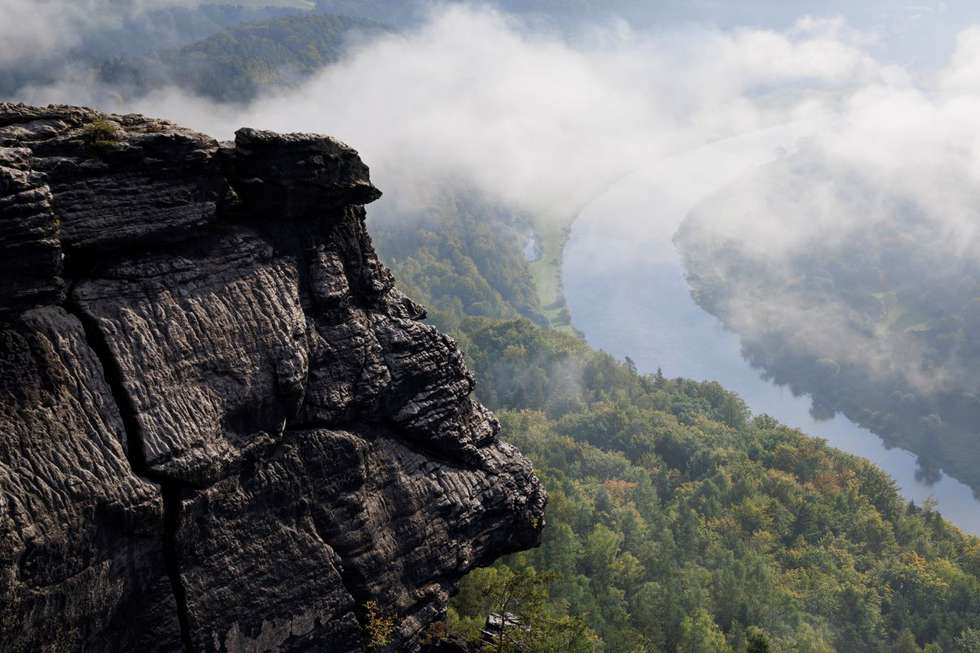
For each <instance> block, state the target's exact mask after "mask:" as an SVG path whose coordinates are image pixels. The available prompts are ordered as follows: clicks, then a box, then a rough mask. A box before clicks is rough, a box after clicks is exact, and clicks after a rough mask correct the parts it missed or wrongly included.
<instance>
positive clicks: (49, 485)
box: [0, 103, 545, 653]
mask: <svg viewBox="0 0 980 653" xmlns="http://www.w3.org/2000/svg"><path fill="white" fill-rule="evenodd" d="M379 196H380V191H378V190H377V189H376V188H375V187H374V186H373V184H372V183H371V181H370V178H369V175H368V169H367V166H365V165H364V164H363V163H362V162H361V160H360V159H359V157H358V156H357V153H356V152H354V151H353V150H352V149H350V148H348V147H347V146H345V145H343V144H342V143H339V142H338V141H335V140H333V139H330V138H328V137H322V136H317V135H309V134H287V135H280V134H274V133H271V132H261V131H256V130H250V129H243V130H240V131H239V132H238V134H237V138H236V142H235V143H233V144H232V143H226V144H219V143H217V142H216V141H214V140H213V139H210V138H208V137H207V136H203V135H201V134H197V133H195V132H192V131H189V130H186V129H182V128H180V127H177V126H175V125H173V124H171V123H168V122H166V121H160V120H153V119H148V118H144V117H143V116H135V115H129V116H115V115H107V114H101V113H97V112H94V111H91V110H88V109H82V108H77V107H60V106H57V107H54V106H53V107H46V108H35V107H28V106H24V105H11V104H2V103H0V252H2V253H4V254H5V257H0V260H3V261H8V260H12V261H15V263H14V264H13V269H15V270H16V271H17V273H16V274H13V275H6V276H4V278H3V279H2V280H0V372H2V376H0V640H2V641H4V642H5V643H8V642H9V643H10V646H9V648H10V649H11V650H13V651H74V650H87V651H127V650H137V649H143V650H147V651H174V650H185V651H306V650H319V649H323V648H327V649H328V650H332V651H338V652H340V653H343V652H347V651H351V652H353V651H361V650H363V648H364V642H363V641H362V640H363V638H362V634H361V627H360V625H359V623H358V619H357V615H358V614H359V613H361V612H362V611H363V606H364V603H365V602H366V601H374V602H376V603H377V605H378V607H379V609H381V610H382V612H383V613H384V614H386V615H387V616H391V617H393V618H394V619H395V622H396V628H395V632H394V633H393V634H392V641H391V643H390V645H389V646H388V647H387V648H388V650H391V651H395V650H414V649H416V648H417V646H418V644H417V640H418V637H419V634H420V633H421V632H422V631H423V630H424V628H425V627H426V626H427V625H428V624H429V623H431V622H432V621H433V620H434V619H436V618H438V617H439V616H440V615H441V614H442V612H443V611H444V610H445V605H446V601H447V599H448V596H449V594H450V593H451V592H452V591H453V588H454V586H455V583H456V582H457V581H458V580H459V578H461V576H462V575H463V574H465V573H466V572H467V571H468V570H469V569H471V568H473V567H474V566H477V565H481V564H488V563H489V562H492V560H493V559H495V558H496V557H499V556H500V555H503V554H505V553H509V552H512V551H517V550H520V549H523V548H527V547H530V546H534V545H536V544H537V542H538V540H539V537H540V529H541V524H542V515H543V509H544V502H545V496H544V493H543V491H542V489H541V487H540V484H539V483H538V480H537V479H536V478H535V477H534V474H533V471H532V470H531V467H530V465H529V464H528V462H527V461H526V460H525V459H524V458H523V457H521V455H520V454H519V452H517V451H516V450H515V449H513V448H512V447H510V446H508V445H506V444H504V443H502V442H500V441H499V440H498V438H497V433H498V430H499V425H498V424H497V422H496V420H495V419H494V418H493V416H492V415H491V414H490V413H489V412H488V411H487V410H486V409H485V408H483V407H482V406H480V405H479V404H478V403H476V402H475V401H473V400H472V398H471V397H470V393H471V392H472V390H473V380H472V377H471V376H470V374H469V373H468V371H467V370H466V368H465V365H464V363H463V358H462V355H461V354H460V352H459V351H458V349H457V348H456V345H455V343H454V342H453V341H452V340H451V339H450V338H448V337H446V336H444V335H442V334H440V333H438V332H437V331H436V330H435V329H433V328H432V327H431V326H429V325H426V324H425V323H423V322H421V321H420V320H421V319H422V318H423V317H424V310H423V309H422V307H420V306H419V305H417V304H415V303H414V302H412V301H411V300H410V299H408V298H407V297H405V296H404V295H403V294H401V293H400V292H399V291H398V290H397V289H396V288H395V284H394V279H393V278H392V276H391V274H390V272H389V271H388V270H387V269H386V268H385V267H384V266H383V265H382V264H381V262H380V261H379V260H378V257H377V256H376V254H375V252H374V250H373V247H372V246H371V241H370V238H369V236H368V234H367V230H366V227H365V211H364V208H363V205H364V204H366V203H369V202H371V201H373V200H375V199H377V198H378V197H379Z"/></svg>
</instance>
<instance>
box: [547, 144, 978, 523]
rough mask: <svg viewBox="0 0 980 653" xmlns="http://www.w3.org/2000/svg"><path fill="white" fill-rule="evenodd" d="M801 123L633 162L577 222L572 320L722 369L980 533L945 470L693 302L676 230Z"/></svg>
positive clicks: (608, 345) (603, 336) (596, 338)
mask: <svg viewBox="0 0 980 653" xmlns="http://www.w3.org/2000/svg"><path fill="white" fill-rule="evenodd" d="M804 135H805V128H802V127H798V126H787V127H780V128H775V129H769V130H764V131H760V132H755V133H752V134H748V135H744V136H739V137H737V138H732V139H727V140H724V141H720V142H717V143H714V144H711V145H707V146H705V147H702V148H700V149H697V150H694V151H692V152H688V153H685V154H683V155H679V156H675V157H671V158H669V159H665V160H663V161H661V162H659V163H658V164H656V165H654V166H651V167H650V168H649V169H646V170H642V171H640V172H637V173H634V174H632V175H630V176H628V177H626V178H625V179H623V180H621V181H620V182H618V183H617V184H616V185H614V186H613V187H612V188H610V189H609V190H608V191H606V192H605V193H604V194H602V195H601V196H600V197H598V198H596V199H595V200H593V201H592V202H591V203H590V204H589V205H588V206H587V207H586V208H585V209H584V210H583V212H582V213H581V214H580V216H579V217H578V219H577V220H576V222H575V224H574V225H573V227H572V232H571V236H570V238H569V241H568V244H567V246H566V249H565V254H564V260H563V266H562V281H563V284H564V292H565V297H566V300H567V302H568V307H569V310H570V311H571V316H572V323H573V324H574V326H575V327H576V328H577V329H579V330H580V331H581V332H582V333H584V334H585V337H586V339H587V340H588V342H589V344H591V345H592V346H593V347H596V348H599V349H603V350H605V351H606V352H608V353H610V354H612V355H614V356H617V357H619V358H623V357H625V356H629V357H630V358H632V359H633V361H634V362H635V363H636V365H637V367H638V369H639V370H640V371H642V372H647V373H652V372H654V371H655V370H656V369H657V368H658V367H659V368H661V369H662V370H663V373H664V374H665V375H667V376H669V377H687V378H693V379H704V380H715V381H718V382H720V383H721V384H722V385H723V386H725V387H726V388H728V389H729V390H733V391H735V392H737V393H738V394H739V395H740V396H741V397H742V398H743V399H744V400H745V401H746V403H748V405H749V407H750V408H751V409H752V411H753V413H756V414H758V413H768V414H769V415H771V416H773V417H775V418H776V419H778V420H780V421H781V422H783V423H784V424H787V425H789V426H793V427H796V428H799V429H801V430H802V431H804V432H806V433H808V434H811V435H815V436H818V437H821V438H824V439H825V440H827V441H828V443H829V444H830V445H832V446H834V447H836V448H838V449H841V450H844V451H847V452H849V453H852V454H855V455H858V456H862V457H864V458H867V459H868V460H871V461H872V462H874V463H875V464H876V465H878V466H879V467H880V468H881V469H883V470H885V471H886V472H887V473H888V474H890V475H891V476H892V477H893V478H894V479H895V481H896V483H897V484H898V487H899V489H900V490H901V492H902V494H903V495H904V496H905V497H906V498H907V499H910V500H913V501H915V502H916V503H917V504H919V505H922V503H923V502H924V501H925V500H926V499H928V498H929V497H933V498H934V499H935V500H936V501H937V503H938V510H939V511H940V512H941V513H942V514H943V516H945V517H946V518H947V519H949V520H951V521H952V522H954V523H955V524H957V525H958V526H959V527H960V528H962V529H963V530H965V531H969V532H972V533H974V534H978V535H980V502H978V501H977V500H976V498H975V497H974V495H973V492H972V491H971V490H970V488H969V487H967V486H966V485H965V484H963V483H960V482H958V481H956V480H955V479H953V478H951V477H949V476H945V475H944V476H943V477H942V479H941V480H939V481H938V482H937V483H934V484H932V485H928V484H925V483H923V482H921V481H919V480H918V479H916V475H915V468H916V466H915V456H914V455H912V454H911V453H909V452H907V451H903V450H901V449H896V448H892V449H888V448H886V447H885V446H884V444H883V443H882V441H881V439H880V438H879V437H878V436H877V435H875V434H874V433H872V432H870V431H868V430H867V429H864V428H862V427H860V426H858V425H857V424H855V423H853V422H851V421H850V420H848V419H847V418H846V417H844V416H843V415H838V416H836V417H835V418H833V419H830V420H825V421H817V420H815V419H814V418H813V417H811V415H810V412H809V409H810V399H809V398H808V397H806V396H800V397H795V396H793V394H792V393H791V392H790V391H789V390H788V389H785V388H782V387H779V386H777V385H775V384H773V383H771V382H768V381H765V380H763V379H762V377H761V376H760V372H759V371H758V370H755V369H753V368H752V367H751V366H750V365H749V364H748V363H747V362H746V361H745V360H744V359H743V358H742V356H741V353H740V347H739V341H738V337H737V336H735V335H734V334H732V333H730V332H728V331H726V330H725V329H724V328H723V327H722V326H721V323H720V322H719V321H718V320H717V319H716V318H715V317H714V316H712V315H710V314H709V313H707V312H705V311H703V310H702V309H701V308H700V307H698V306H697V304H695V303H694V301H693V299H692V298H691V295H690V293H689V291H688V286H687V282H686V281H685V278H684V268H683V264H682V262H681V259H680V256H679V254H678V252H677V250H676V248H675V247H674V245H673V242H672V238H673V235H674V233H675V232H676V230H677V227H678V226H679V225H680V223H681V221H682V220H683V219H684V217H685V216H686V215H687V214H688V213H689V212H690V210H691V209H692V208H694V207H695V206H696V205H697V204H699V203H700V202H701V201H702V200H704V199H705V198H706V197H707V196H709V195H710V194H712V193H713V192H716V191H718V190H720V189H721V188H723V187H724V186H726V185H728V184H730V183H732V182H734V181H736V180H737V179H738V178H739V177H740V176H742V175H744V174H746V173H748V172H749V171H751V170H753V169H754V168H756V167H758V166H760V165H764V164H766V163H770V162H772V161H774V160H776V159H777V158H778V157H780V156H783V155H785V153H786V152H787V151H790V150H792V148H793V145H794V143H795V142H796V140H797V139H798V138H800V137H802V136H804Z"/></svg>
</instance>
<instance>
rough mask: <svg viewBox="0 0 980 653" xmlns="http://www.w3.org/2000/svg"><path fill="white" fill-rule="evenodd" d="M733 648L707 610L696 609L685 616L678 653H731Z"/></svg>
mask: <svg viewBox="0 0 980 653" xmlns="http://www.w3.org/2000/svg"><path fill="white" fill-rule="evenodd" d="M731 650H732V647H731V646H729V645H728V641H727V640H725V634H724V633H722V632H721V629H720V628H719V627H718V624H716V623H715V621H714V619H712V618H711V614H710V613H709V612H708V611H707V610H704V609H699V610H696V611H695V612H694V613H693V614H691V615H689V616H687V617H685V618H684V621H683V623H682V624H681V639H680V642H679V643H678V644H677V653H731Z"/></svg>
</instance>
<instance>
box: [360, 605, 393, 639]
mask: <svg viewBox="0 0 980 653" xmlns="http://www.w3.org/2000/svg"><path fill="white" fill-rule="evenodd" d="M394 630H395V619H394V618H393V617H388V616H385V614H384V613H383V612H381V608H380V607H378V603H377V601H368V602H367V603H365V604H364V639H365V640H366V642H367V647H368V650H369V651H373V650H376V649H379V648H383V647H385V646H387V645H388V644H390V643H391V635H392V633H393V632H394Z"/></svg>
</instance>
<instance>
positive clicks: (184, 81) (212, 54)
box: [100, 14, 387, 102]
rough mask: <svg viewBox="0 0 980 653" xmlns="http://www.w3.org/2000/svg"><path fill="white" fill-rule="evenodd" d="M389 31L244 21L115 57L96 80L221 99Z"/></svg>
mask: <svg viewBox="0 0 980 653" xmlns="http://www.w3.org/2000/svg"><path fill="white" fill-rule="evenodd" d="M386 29H387V28H385V27H384V26H382V25H381V24H380V23H376V22H374V21H370V20H366V19H361V18H351V17H348V16H334V15H318V14H296V15H290V16H282V17H279V18H273V19H269V20H264V21H259V22H253V23H246V24H244V25H239V26H236V27H234V28H230V29H226V30H223V31H220V32H218V33H217V34H214V35H212V36H210V37H208V38H206V39H204V40H202V41H199V42H197V43H193V44H191V45H187V46H185V47H182V48H179V49H175V50H168V51H164V52H161V53H158V54H155V55H152V56H147V57H137V58H133V57H115V58H113V59H110V60H108V61H106V62H104V63H103V64H102V65H101V68H100V76H101V77H102V79H103V80H104V81H105V82H107V83H110V84H113V85H117V86H119V87H120V88H123V89H126V91H127V92H128V93H132V94H133V95H141V94H144V93H146V92H147V91H149V90H151V89H153V88H157V87H160V86H165V85H168V84H175V85H177V86H178V87H180V88H183V89H185V90H187V91H191V92H193V93H196V94H198V95H202V96H205V97H210V98H212V99H215V100H219V101H233V102H242V101H247V100H250V99H252V98H254V97H255V96H256V95H257V94H258V92H259V90H260V89H262V88H265V89H269V88H274V87H276V86H282V85H287V84H293V83H297V82H300V81H302V80H304V79H306V78H308V77H309V76H310V75H312V74H313V73H314V72H316V71H317V70H320V69H321V68H323V67H324V66H326V65H328V64H330V63H334V62H336V61H338V60H339V59H340V58H341V56H342V55H343V54H344V52H345V51H346V50H347V48H348V46H349V45H350V44H351V43H353V42H356V41H357V40H358V39H363V38H368V37H370V36H371V35H374V34H378V33H381V32H383V31H385V30H386Z"/></svg>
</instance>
